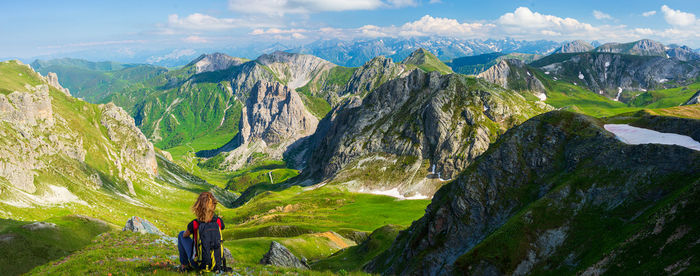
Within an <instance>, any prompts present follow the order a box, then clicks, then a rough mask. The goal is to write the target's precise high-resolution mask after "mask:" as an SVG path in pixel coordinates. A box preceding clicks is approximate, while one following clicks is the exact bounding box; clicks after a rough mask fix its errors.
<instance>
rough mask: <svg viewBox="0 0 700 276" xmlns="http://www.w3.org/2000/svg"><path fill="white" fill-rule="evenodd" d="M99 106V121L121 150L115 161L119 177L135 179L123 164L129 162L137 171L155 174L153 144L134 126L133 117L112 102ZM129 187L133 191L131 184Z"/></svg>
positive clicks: (156, 169) (156, 164)
mask: <svg viewBox="0 0 700 276" xmlns="http://www.w3.org/2000/svg"><path fill="white" fill-rule="evenodd" d="M99 107H100V109H101V110H102V117H101V119H100V122H101V123H102V125H103V126H104V127H105V128H107V135H108V136H109V139H110V140H111V141H112V142H114V143H115V145H118V146H119V147H120V151H121V152H122V154H120V156H119V157H120V158H119V160H117V161H116V162H117V163H118V167H119V168H121V169H122V170H121V171H120V176H121V178H123V179H125V180H131V181H135V180H137V178H138V176H137V175H136V174H135V172H134V171H131V170H129V169H128V168H129V167H127V166H124V165H126V164H127V163H129V162H135V165H136V166H135V168H136V169H137V170H138V172H144V173H146V174H147V175H149V176H151V177H152V176H155V175H157V174H158V163H157V161H156V154H155V150H154V147H153V144H151V142H149V141H148V139H147V138H146V135H144V134H143V133H142V132H141V130H140V129H139V128H138V127H136V124H135V123H134V118H132V117H131V116H129V114H128V113H126V111H124V109H122V108H121V107H118V106H116V105H114V103H108V104H103V105H100V106H99ZM129 187H130V191H131V192H132V193H133V188H131V185H129Z"/></svg>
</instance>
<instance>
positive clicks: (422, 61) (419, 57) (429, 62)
mask: <svg viewBox="0 0 700 276" xmlns="http://www.w3.org/2000/svg"><path fill="white" fill-rule="evenodd" d="M401 64H404V65H414V66H416V67H418V68H420V69H421V70H423V71H426V72H432V71H438V72H440V73H442V74H449V73H452V68H450V67H449V66H447V65H446V64H445V63H443V62H442V61H440V59H438V58H437V57H436V56H435V55H433V53H431V52H430V51H428V50H425V49H423V48H418V50H415V51H413V52H412V53H411V55H409V56H408V57H407V58H405V59H404V60H403V61H401Z"/></svg>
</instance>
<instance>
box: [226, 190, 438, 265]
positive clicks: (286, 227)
mask: <svg viewBox="0 0 700 276" xmlns="http://www.w3.org/2000/svg"><path fill="white" fill-rule="evenodd" d="M428 202H429V201H428V200H397V199H394V198H392V197H387V196H378V195H369V194H357V193H349V192H345V191H344V190H341V189H338V188H334V187H328V186H326V187H322V188H318V189H314V190H308V189H305V188H301V187H298V186H293V187H291V188H288V189H285V190H282V191H278V192H264V193H261V194H259V195H257V196H256V197H255V198H254V199H253V200H251V201H250V202H248V203H247V204H245V205H243V206H241V207H239V208H236V209H231V210H228V209H227V210H222V211H221V215H222V216H223V217H224V220H225V221H226V222H227V223H228V224H229V225H231V226H232V227H231V230H225V231H224V237H225V239H226V240H228V241H227V242H226V245H227V246H228V247H229V249H231V250H232V251H240V252H251V251H255V252H257V253H255V254H254V255H259V254H260V252H262V253H264V252H265V251H266V250H267V247H268V246H269V243H270V241H271V240H281V241H283V243H284V241H287V242H289V239H290V238H293V237H294V239H302V240H309V239H310V238H313V237H314V236H313V235H311V236H309V234H311V233H323V232H327V231H334V232H336V233H340V234H342V235H344V236H345V237H346V238H350V237H352V233H354V232H370V231H373V230H375V229H377V228H379V227H381V226H382V225H386V224H395V225H399V227H402V228H403V227H407V226H408V225H409V224H410V223H411V222H412V221H413V220H415V219H417V218H418V217H420V215H421V214H422V213H423V210H424V209H425V207H426V206H427V204H428ZM300 246H301V245H297V246H292V247H293V248H295V249H292V248H290V250H292V251H293V252H295V250H296V252H298V253H300V254H304V256H305V257H307V258H309V259H312V260H313V259H319V258H318V257H320V256H328V255H330V254H331V253H333V252H329V251H326V250H325V249H323V248H321V249H320V250H321V252H318V251H312V253H308V249H306V250H307V251H304V249H300V248H298V247H300ZM314 252H315V253H314ZM321 253H323V254H321ZM250 258H251V257H247V258H246V259H247V260H248V261H254V260H253V259H250Z"/></svg>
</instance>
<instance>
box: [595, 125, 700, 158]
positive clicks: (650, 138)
mask: <svg viewBox="0 0 700 276" xmlns="http://www.w3.org/2000/svg"><path fill="white" fill-rule="evenodd" d="M603 127H605V130H607V131H610V132H612V133H614V134H615V136H617V139H619V140H620V141H622V142H623V143H625V144H630V145H639V144H663V145H678V146H681V147H686V148H689V149H692V150H697V151H700V142H698V141H695V140H693V138H691V137H690V136H687V135H680V134H675V133H664V132H658V131H655V130H651V129H646V128H640V127H633V126H630V125H627V124H607V125H604V126H603Z"/></svg>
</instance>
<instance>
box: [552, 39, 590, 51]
mask: <svg viewBox="0 0 700 276" xmlns="http://www.w3.org/2000/svg"><path fill="white" fill-rule="evenodd" d="M593 49H594V47H593V45H591V44H590V43H588V42H586V41H583V40H574V41H571V42H567V43H564V44H562V45H561V47H559V49H557V50H556V51H554V53H582V52H590V51H592V50H593Z"/></svg>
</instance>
